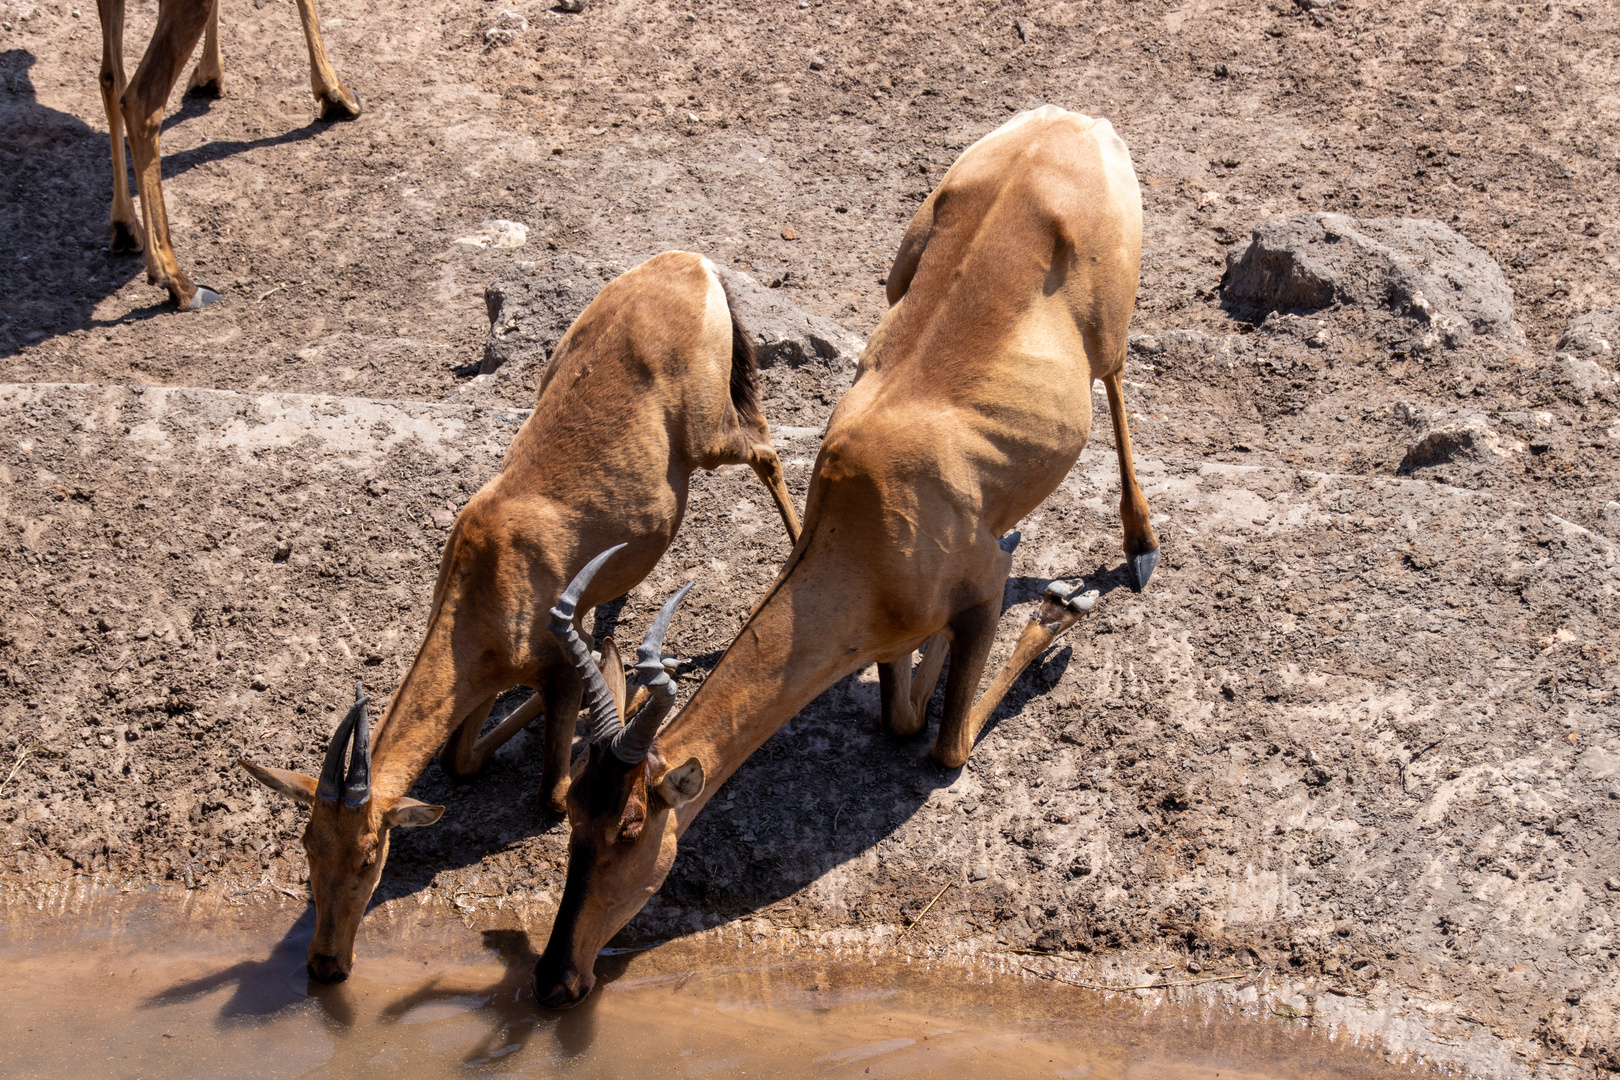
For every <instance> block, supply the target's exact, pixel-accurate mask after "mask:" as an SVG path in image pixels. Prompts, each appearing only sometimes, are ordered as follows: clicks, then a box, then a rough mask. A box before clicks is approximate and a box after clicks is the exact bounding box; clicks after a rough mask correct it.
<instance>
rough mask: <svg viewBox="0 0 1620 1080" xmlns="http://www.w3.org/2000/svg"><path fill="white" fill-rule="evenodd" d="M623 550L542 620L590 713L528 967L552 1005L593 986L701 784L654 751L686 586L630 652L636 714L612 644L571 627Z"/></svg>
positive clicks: (665, 867)
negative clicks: (557, 870) (547, 919)
mask: <svg viewBox="0 0 1620 1080" xmlns="http://www.w3.org/2000/svg"><path fill="white" fill-rule="evenodd" d="M622 547H624V545H623V544H621V545H619V546H618V547H614V548H609V549H608V550H607V551H605V552H603V553H602V554H601V555H598V556H597V557H596V558H595V559H593V560H592V561H591V562H590V563H589V564H588V565H586V567H585V569H583V570H581V571H580V572H579V576H578V577H576V578H575V579H574V581H573V583H572V584H570V585H569V586H568V589H567V591H566V592H564V593H563V595H562V598H561V599H559V600H558V601H557V606H556V607H554V608H552V609H551V622H550V623H549V624H548V628H549V629H550V630H551V632H552V634H554V635H555V636H556V638H557V640H558V642H560V643H561V645H562V648H563V651H564V652H565V653H566V654H567V656H568V658H569V660H571V661H572V662H573V665H574V667H575V668H576V669H577V670H578V671H579V673H580V676H581V677H582V678H583V679H584V681H585V701H586V704H587V706H588V707H589V710H590V734H589V744H588V746H587V750H586V753H585V754H584V755H583V756H582V757H581V759H580V764H579V765H578V766H576V769H575V772H574V776H573V779H572V782H571V783H570V785H569V788H568V824H569V829H570V835H569V841H568V880H567V883H566V884H565V885H564V887H563V896H562V903H561V904H560V905H559V906H558V908H557V916H556V920H555V922H554V923H553V924H552V928H551V939H550V941H548V942H547V943H546V949H545V952H544V953H542V954H541V956H540V961H539V963H538V964H536V965H535V969H534V985H535V993H536V995H537V996H538V997H539V999H540V1003H541V1004H543V1005H545V1006H547V1007H548V1008H553V1009H560V1008H568V1007H570V1006H572V1005H577V1004H579V1002H580V1001H582V1000H584V998H585V996H586V995H587V994H589V993H590V992H591V987H592V985H593V984H594V983H595V980H596V975H595V972H594V970H593V968H594V966H595V964H596V954H597V953H598V952H600V951H601V949H602V947H603V946H604V945H606V944H607V943H608V939H610V938H611V937H612V936H613V935H614V934H616V933H618V932H619V929H620V927H622V926H624V924H625V923H627V922H629V921H630V918H631V916H633V915H635V913H636V912H637V911H639V910H641V908H642V906H643V905H644V904H645V903H646V902H647V900H648V898H649V897H651V895H652V894H653V893H654V892H655V891H657V889H658V886H659V885H661V884H662V883H663V880H664V876H665V875H666V874H668V873H669V867H670V864H671V863H673V862H674V861H675V843H676V838H677V833H678V830H677V822H676V818H675V814H674V813H673V811H674V810H675V809H676V808H677V807H679V806H681V805H682V804H684V803H686V802H688V801H690V800H691V799H692V798H693V797H694V796H696V795H697V794H698V793H699V792H701V791H702V790H703V766H702V764H700V763H699V762H698V760H697V759H696V758H692V759H691V760H690V761H688V762H686V763H685V764H684V765H681V766H679V767H677V768H674V769H667V768H665V766H664V765H663V763H662V762H661V760H660V759H659V757H658V755H657V753H656V752H654V751H653V739H654V737H655V736H656V735H657V734H658V728H659V726H660V725H661V724H662V723H663V721H664V718H665V717H666V716H668V715H669V710H670V708H671V707H672V706H673V705H674V704H675V684H674V681H673V680H672V679H671V678H670V677H669V674H668V672H666V671H665V670H664V661H663V651H664V634H665V633H666V632H667V631H668V630H669V623H670V620H671V619H672V618H673V617H674V615H675V607H676V605H678V604H679V603H680V602H681V599H682V598H683V597H684V596H685V595H686V593H687V591H688V590H689V589H691V588H692V586H691V585H687V586H686V587H685V588H683V589H681V590H680V591H679V592H677V593H676V594H675V595H674V596H672V597H670V598H669V602H668V603H666V604H665V605H664V607H663V609H662V610H661V611H659V613H658V617H657V618H656V619H654V620H653V624H652V627H651V628H650V629H649V630H648V631H647V636H646V638H645V639H644V640H643V641H642V643H641V648H640V649H638V650H637V651H636V666H635V669H636V673H637V676H638V679H639V681H640V683H641V686H642V688H643V689H644V690H645V691H646V695H645V704H643V705H642V706H641V708H640V709H639V710H634V709H633V708H632V709H629V710H627V709H626V706H625V682H624V668H623V666H622V665H621V664H620V663H619V660H618V650H617V649H616V647H615V646H614V645H613V643H612V642H611V641H607V642H604V643H603V645H602V663H601V666H600V667H598V666H597V664H595V663H593V662H592V660H591V654H590V650H589V649H587V648H586V647H585V643H584V642H583V641H581V640H580V638H579V634H578V632H577V631H576V630H575V629H574V611H575V607H576V605H578V603H579V598H580V597H581V596H582V595H583V594H584V592H585V588H586V586H588V585H589V584H590V581H591V578H592V577H594V576H595V574H596V572H597V571H598V570H599V569H601V567H602V565H603V564H604V563H606V562H607V561H608V559H610V558H612V556H613V555H614V554H615V553H617V552H618V551H619V550H620V549H621V548H622ZM641 697H642V695H640V694H638V695H637V699H638V700H639V699H640V698H641ZM634 704H635V703H634V702H632V706H633V705H634ZM627 712H628V713H629V717H628V720H627V719H626V714H627Z"/></svg>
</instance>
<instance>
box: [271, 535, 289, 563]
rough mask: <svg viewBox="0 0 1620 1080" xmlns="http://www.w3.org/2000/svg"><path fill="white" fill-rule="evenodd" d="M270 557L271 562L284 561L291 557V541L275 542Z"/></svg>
mask: <svg viewBox="0 0 1620 1080" xmlns="http://www.w3.org/2000/svg"><path fill="white" fill-rule="evenodd" d="M270 558H271V561H272V562H286V561H287V560H288V559H290V558H292V541H291V540H281V541H278V542H277V544H276V550H275V553H274V554H273V555H271V557H270Z"/></svg>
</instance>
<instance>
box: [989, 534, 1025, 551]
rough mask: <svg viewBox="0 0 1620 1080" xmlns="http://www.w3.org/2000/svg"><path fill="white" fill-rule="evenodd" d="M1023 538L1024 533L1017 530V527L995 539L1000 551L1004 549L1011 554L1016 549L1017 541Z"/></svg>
mask: <svg viewBox="0 0 1620 1080" xmlns="http://www.w3.org/2000/svg"><path fill="white" fill-rule="evenodd" d="M1023 538H1024V534H1023V533H1021V532H1019V531H1018V530H1017V529H1014V530H1013V531H1012V532H1010V533H1008V534H1007V535H1006V536H1003V537H1002V538H1001V539H1000V540H997V541H996V546H997V547H999V548H1000V549H1001V550H1002V551H1005V552H1006V553H1007V554H1009V555H1011V554H1012V553H1013V552H1015V551H1017V550H1018V542H1019V541H1020V540H1022V539H1023Z"/></svg>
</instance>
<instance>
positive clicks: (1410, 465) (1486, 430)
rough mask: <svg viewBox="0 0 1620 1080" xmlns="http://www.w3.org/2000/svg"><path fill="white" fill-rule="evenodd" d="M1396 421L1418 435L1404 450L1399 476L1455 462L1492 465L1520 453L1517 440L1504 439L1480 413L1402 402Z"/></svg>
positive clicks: (1399, 404) (1397, 411)
mask: <svg viewBox="0 0 1620 1080" xmlns="http://www.w3.org/2000/svg"><path fill="white" fill-rule="evenodd" d="M1395 418H1396V419H1397V420H1399V421H1401V422H1402V423H1404V424H1406V425H1407V426H1408V427H1409V428H1411V429H1412V430H1413V432H1414V434H1416V435H1417V436H1418V438H1417V440H1416V441H1415V442H1413V443H1411V444H1410V445H1409V446H1408V447H1407V449H1406V456H1405V457H1404V458H1402V459H1401V464H1400V467H1399V468H1398V469H1397V470H1396V472H1398V473H1401V474H1402V475H1405V474H1408V473H1411V472H1412V471H1414V470H1416V469H1427V468H1431V467H1433V466H1435V465H1445V464H1449V463H1451V462H1454V461H1474V462H1478V463H1480V464H1492V463H1495V462H1499V461H1503V460H1506V458H1507V457H1508V455H1509V454H1511V453H1514V452H1517V451H1520V450H1523V449H1524V445H1523V444H1522V443H1520V442H1518V441H1517V440H1514V439H1510V438H1505V437H1504V436H1502V435H1500V434H1498V433H1497V431H1496V430H1495V429H1494V428H1492V427H1491V425H1490V423H1489V422H1488V421H1487V420H1486V418H1485V417H1484V415H1482V414H1480V413H1462V412H1458V411H1456V410H1447V409H1438V408H1435V407H1433V406H1429V405H1422V404H1418V403H1414V402H1407V401H1403V402H1400V403H1398V404H1397V405H1396V406H1395Z"/></svg>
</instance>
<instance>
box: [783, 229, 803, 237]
mask: <svg viewBox="0 0 1620 1080" xmlns="http://www.w3.org/2000/svg"><path fill="white" fill-rule="evenodd" d="M798 238H799V231H798V230H797V229H783V230H782V239H784V240H797V239H798Z"/></svg>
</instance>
